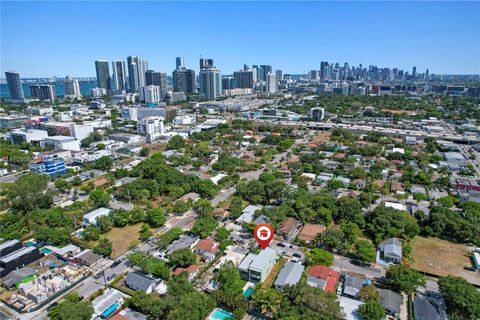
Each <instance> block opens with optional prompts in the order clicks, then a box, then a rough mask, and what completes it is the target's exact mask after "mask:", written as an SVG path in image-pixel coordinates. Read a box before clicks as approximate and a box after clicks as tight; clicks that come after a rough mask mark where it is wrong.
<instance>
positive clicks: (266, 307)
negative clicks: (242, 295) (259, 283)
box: [252, 288, 283, 316]
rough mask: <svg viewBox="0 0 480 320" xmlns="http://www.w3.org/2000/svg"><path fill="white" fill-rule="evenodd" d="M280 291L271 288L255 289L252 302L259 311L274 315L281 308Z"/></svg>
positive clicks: (281, 297) (281, 298)
mask: <svg viewBox="0 0 480 320" xmlns="http://www.w3.org/2000/svg"><path fill="white" fill-rule="evenodd" d="M282 302H283V296H282V293H281V292H279V291H277V290H275V289H273V288H265V289H262V288H260V289H257V290H256V291H255V292H254V293H253V294H252V304H253V306H254V307H255V309H257V310H258V311H259V312H261V313H262V314H266V315H268V316H274V315H275V314H276V313H277V312H278V311H279V310H280V309H281V308H282Z"/></svg>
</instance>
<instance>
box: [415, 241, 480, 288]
mask: <svg viewBox="0 0 480 320" xmlns="http://www.w3.org/2000/svg"><path fill="white" fill-rule="evenodd" d="M411 244H412V248H413V258H414V262H413V265H412V267H413V269H416V270H418V271H422V272H425V273H429V274H433V275H436V276H442V277H444V276H447V275H455V276H460V277H464V278H465V279H466V280H467V281H469V282H471V283H476V284H480V274H478V272H472V271H467V270H464V269H463V268H464V267H466V266H471V265H472V262H471V260H470V252H469V251H468V249H467V246H465V245H464V244H457V243H452V242H449V241H446V240H441V239H438V238H423V237H415V238H414V239H413V240H412V242H411Z"/></svg>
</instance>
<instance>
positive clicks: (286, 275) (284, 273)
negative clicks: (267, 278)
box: [274, 261, 305, 290]
mask: <svg viewBox="0 0 480 320" xmlns="http://www.w3.org/2000/svg"><path fill="white" fill-rule="evenodd" d="M304 270H305V267H304V266H302V265H301V264H298V263H295V262H291V261H290V262H287V263H286V264H285V265H284V266H283V268H282V270H280V273H279V274H278V276H277V279H276V280H275V283H274V286H275V289H277V290H282V289H283V288H285V286H293V285H295V284H297V283H298V281H300V278H302V274H303V271H304Z"/></svg>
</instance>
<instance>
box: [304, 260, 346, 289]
mask: <svg viewBox="0 0 480 320" xmlns="http://www.w3.org/2000/svg"><path fill="white" fill-rule="evenodd" d="M339 278H340V273H339V272H337V271H333V270H332V269H330V268H329V267H326V266H321V265H315V266H311V267H310V270H309V271H308V277H307V284H308V285H309V286H310V287H315V288H320V289H322V290H323V291H325V292H331V293H334V292H335V287H336V286H337V282H338V279H339Z"/></svg>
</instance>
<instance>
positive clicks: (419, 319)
mask: <svg viewBox="0 0 480 320" xmlns="http://www.w3.org/2000/svg"><path fill="white" fill-rule="evenodd" d="M413 313H414V314H415V320H439V319H440V317H439V315H438V312H437V309H435V307H434V306H433V305H432V304H431V303H430V301H428V300H427V298H425V297H421V296H418V295H417V296H415V299H414V300H413Z"/></svg>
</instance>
